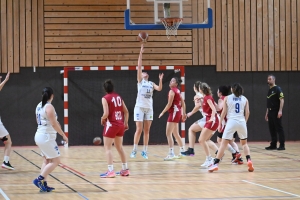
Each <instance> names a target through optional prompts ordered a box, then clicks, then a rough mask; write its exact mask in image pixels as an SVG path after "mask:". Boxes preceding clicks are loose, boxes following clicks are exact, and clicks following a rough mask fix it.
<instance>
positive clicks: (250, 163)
mask: <svg viewBox="0 0 300 200" xmlns="http://www.w3.org/2000/svg"><path fill="white" fill-rule="evenodd" d="M247 163H248V172H253V171H254V167H253V163H252V161H251V160H250V159H249V160H248V162H247Z"/></svg>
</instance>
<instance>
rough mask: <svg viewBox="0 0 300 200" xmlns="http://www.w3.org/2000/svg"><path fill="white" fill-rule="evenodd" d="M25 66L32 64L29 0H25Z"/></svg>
mask: <svg viewBox="0 0 300 200" xmlns="http://www.w3.org/2000/svg"><path fill="white" fill-rule="evenodd" d="M25 23H26V30H25V32H26V67H30V66H32V40H31V32H32V27H31V0H26V22H25Z"/></svg>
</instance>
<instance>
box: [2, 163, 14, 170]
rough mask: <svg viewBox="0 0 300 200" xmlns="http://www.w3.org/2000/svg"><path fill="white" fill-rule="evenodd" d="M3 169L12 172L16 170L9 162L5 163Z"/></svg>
mask: <svg viewBox="0 0 300 200" xmlns="http://www.w3.org/2000/svg"><path fill="white" fill-rule="evenodd" d="M2 168H4V169H10V170H14V169H15V168H14V167H13V166H11V165H10V163H9V161H8V162H5V161H3V163H2Z"/></svg>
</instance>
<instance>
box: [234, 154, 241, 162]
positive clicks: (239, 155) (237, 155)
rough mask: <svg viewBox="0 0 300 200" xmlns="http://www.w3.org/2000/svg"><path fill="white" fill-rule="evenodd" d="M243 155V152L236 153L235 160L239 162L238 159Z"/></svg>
mask: <svg viewBox="0 0 300 200" xmlns="http://www.w3.org/2000/svg"><path fill="white" fill-rule="evenodd" d="M241 156H242V154H240V153H236V154H235V158H234V160H233V162H237V161H238V159H239V158H240V157H241Z"/></svg>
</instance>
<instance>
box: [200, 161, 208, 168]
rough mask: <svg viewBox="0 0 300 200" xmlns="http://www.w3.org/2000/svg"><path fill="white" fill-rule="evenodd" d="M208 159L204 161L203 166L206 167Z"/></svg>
mask: <svg viewBox="0 0 300 200" xmlns="http://www.w3.org/2000/svg"><path fill="white" fill-rule="evenodd" d="M207 161H208V160H207V159H206V160H205V161H204V163H203V164H202V165H201V167H205V166H206V165H207Z"/></svg>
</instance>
